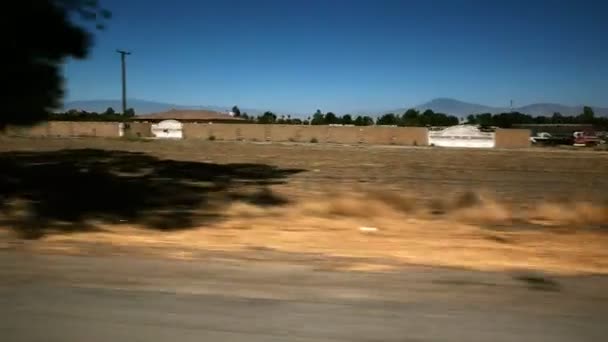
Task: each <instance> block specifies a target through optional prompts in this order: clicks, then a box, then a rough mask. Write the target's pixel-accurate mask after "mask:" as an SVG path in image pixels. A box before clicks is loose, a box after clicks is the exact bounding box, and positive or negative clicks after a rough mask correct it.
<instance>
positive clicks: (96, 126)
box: [71, 122, 120, 138]
mask: <svg viewBox="0 0 608 342" xmlns="http://www.w3.org/2000/svg"><path fill="white" fill-rule="evenodd" d="M119 125H120V124H119V123H118V122H74V123H72V125H71V126H72V136H75V137H105V138H118V137H119V136H120V134H119Z"/></svg>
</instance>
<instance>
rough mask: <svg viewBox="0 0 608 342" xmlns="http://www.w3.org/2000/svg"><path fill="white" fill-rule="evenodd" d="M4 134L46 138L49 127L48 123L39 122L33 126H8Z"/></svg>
mask: <svg viewBox="0 0 608 342" xmlns="http://www.w3.org/2000/svg"><path fill="white" fill-rule="evenodd" d="M4 133H5V134H6V135H9V136H19V137H46V136H48V135H49V125H48V122H41V123H38V124H36V125H34V126H8V127H6V130H5V132H4Z"/></svg>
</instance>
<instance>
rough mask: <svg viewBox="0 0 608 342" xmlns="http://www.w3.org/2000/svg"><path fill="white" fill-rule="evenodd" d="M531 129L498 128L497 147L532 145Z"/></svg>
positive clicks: (496, 135) (524, 146)
mask: <svg viewBox="0 0 608 342" xmlns="http://www.w3.org/2000/svg"><path fill="white" fill-rule="evenodd" d="M530 135H531V131H530V130H529V129H497V130H496V134H495V138H494V139H495V140H494V142H495V147H497V148H526V147H530Z"/></svg>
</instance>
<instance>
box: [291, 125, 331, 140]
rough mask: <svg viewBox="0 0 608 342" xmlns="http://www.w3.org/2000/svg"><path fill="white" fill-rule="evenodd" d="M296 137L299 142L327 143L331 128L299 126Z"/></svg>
mask: <svg viewBox="0 0 608 342" xmlns="http://www.w3.org/2000/svg"><path fill="white" fill-rule="evenodd" d="M298 127H299V129H298V130H297V131H296V135H295V137H294V139H295V141H297V142H312V141H316V142H320V143H325V142H327V138H328V134H329V126H298Z"/></svg>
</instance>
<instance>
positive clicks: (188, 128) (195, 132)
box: [183, 123, 211, 139]
mask: <svg viewBox="0 0 608 342" xmlns="http://www.w3.org/2000/svg"><path fill="white" fill-rule="evenodd" d="M183 130H184V132H183V134H184V139H209V136H210V135H211V125H208V124H196V123H185V124H184V127H183Z"/></svg>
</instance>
